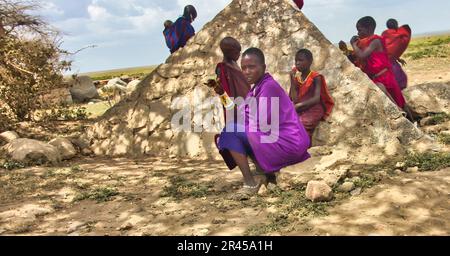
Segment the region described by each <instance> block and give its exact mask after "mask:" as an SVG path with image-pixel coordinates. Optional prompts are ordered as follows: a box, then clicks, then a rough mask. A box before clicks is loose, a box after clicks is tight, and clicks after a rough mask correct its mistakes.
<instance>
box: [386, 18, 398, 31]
mask: <svg viewBox="0 0 450 256" xmlns="http://www.w3.org/2000/svg"><path fill="white" fill-rule="evenodd" d="M386 26H387V28H389V29H397V28H398V21H397V20H395V19H389V20H388V21H387V23H386Z"/></svg>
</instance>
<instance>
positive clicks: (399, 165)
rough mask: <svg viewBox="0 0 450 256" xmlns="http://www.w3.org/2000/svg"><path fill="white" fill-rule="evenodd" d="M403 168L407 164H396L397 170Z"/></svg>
mask: <svg viewBox="0 0 450 256" xmlns="http://www.w3.org/2000/svg"><path fill="white" fill-rule="evenodd" d="M403 167H405V162H397V163H396V164H395V168H403Z"/></svg>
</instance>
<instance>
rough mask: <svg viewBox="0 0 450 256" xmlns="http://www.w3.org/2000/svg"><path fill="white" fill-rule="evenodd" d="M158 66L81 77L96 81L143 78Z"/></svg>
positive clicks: (95, 73)
mask: <svg viewBox="0 0 450 256" xmlns="http://www.w3.org/2000/svg"><path fill="white" fill-rule="evenodd" d="M155 68H156V66H145V67H134V68H123V69H113V70H105V71H98V72H90V73H84V74H80V75H86V76H89V77H91V78H92V80H94V81H98V80H108V79H111V78H114V77H121V76H123V75H127V76H130V77H139V78H142V77H144V76H146V75H148V74H150V73H151V72H152V71H153V70H154V69H155Z"/></svg>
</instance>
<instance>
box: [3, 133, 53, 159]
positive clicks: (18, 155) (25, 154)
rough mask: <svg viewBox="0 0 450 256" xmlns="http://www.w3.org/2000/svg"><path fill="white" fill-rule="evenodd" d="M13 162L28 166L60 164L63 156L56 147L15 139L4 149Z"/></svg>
mask: <svg viewBox="0 0 450 256" xmlns="http://www.w3.org/2000/svg"><path fill="white" fill-rule="evenodd" d="M3 149H4V150H5V153H6V154H7V155H8V156H9V157H11V159H12V160H14V161H17V162H21V163H27V164H34V163H37V164H43V163H52V164H58V163H59V162H60V161H61V155H60V153H59V151H58V149H57V148H56V147H55V146H52V145H50V144H48V143H45V142H42V141H38V140H32V139H15V140H13V141H11V142H10V143H8V144H7V145H5V146H4V147H3Z"/></svg>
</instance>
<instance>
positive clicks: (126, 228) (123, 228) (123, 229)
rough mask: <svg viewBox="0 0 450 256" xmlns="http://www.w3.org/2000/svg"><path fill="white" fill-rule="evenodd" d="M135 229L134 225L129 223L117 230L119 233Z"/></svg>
mask: <svg viewBox="0 0 450 256" xmlns="http://www.w3.org/2000/svg"><path fill="white" fill-rule="evenodd" d="M132 228H133V224H131V223H129V222H127V223H125V224H123V225H122V226H120V227H119V228H117V231H127V230H130V229H132Z"/></svg>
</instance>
